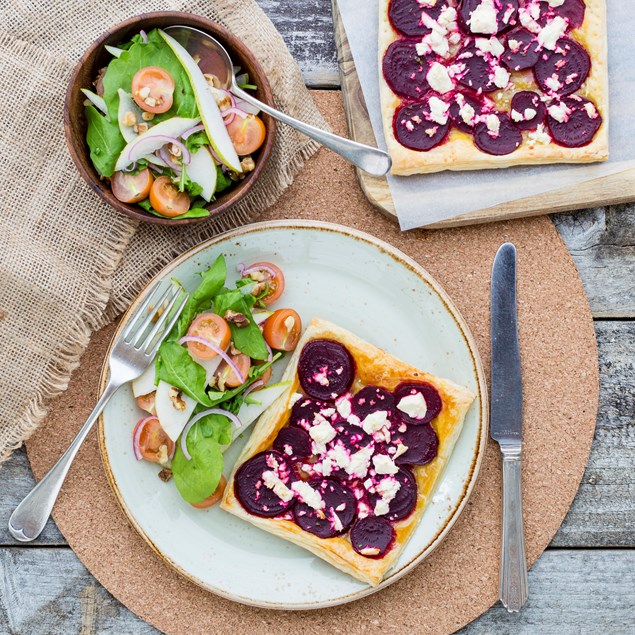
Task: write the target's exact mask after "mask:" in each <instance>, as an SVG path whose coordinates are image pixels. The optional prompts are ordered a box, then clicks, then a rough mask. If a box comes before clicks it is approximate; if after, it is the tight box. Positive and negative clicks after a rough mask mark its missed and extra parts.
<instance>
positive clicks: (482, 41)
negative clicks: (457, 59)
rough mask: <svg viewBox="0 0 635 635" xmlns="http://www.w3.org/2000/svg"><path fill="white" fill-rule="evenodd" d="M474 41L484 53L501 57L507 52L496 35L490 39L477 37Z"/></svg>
mask: <svg viewBox="0 0 635 635" xmlns="http://www.w3.org/2000/svg"><path fill="white" fill-rule="evenodd" d="M474 43H475V44H476V48H477V49H479V50H481V51H483V53H490V55H493V56H494V57H500V56H501V55H502V54H503V53H504V52H505V47H504V46H503V45H502V44H501V43H500V42H499V41H498V39H497V38H495V37H491V38H489V39H487V38H484V37H477V38H475V40H474Z"/></svg>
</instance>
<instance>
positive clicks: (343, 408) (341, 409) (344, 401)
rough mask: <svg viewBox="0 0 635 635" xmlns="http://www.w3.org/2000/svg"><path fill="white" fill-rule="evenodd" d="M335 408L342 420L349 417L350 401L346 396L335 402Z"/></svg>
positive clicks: (350, 410)
mask: <svg viewBox="0 0 635 635" xmlns="http://www.w3.org/2000/svg"><path fill="white" fill-rule="evenodd" d="M335 408H337V412H338V414H339V415H340V417H343V418H344V419H348V418H349V417H350V416H351V412H352V409H351V400H350V398H349V397H348V396H347V395H342V396H341V397H339V399H337V401H336V402H335Z"/></svg>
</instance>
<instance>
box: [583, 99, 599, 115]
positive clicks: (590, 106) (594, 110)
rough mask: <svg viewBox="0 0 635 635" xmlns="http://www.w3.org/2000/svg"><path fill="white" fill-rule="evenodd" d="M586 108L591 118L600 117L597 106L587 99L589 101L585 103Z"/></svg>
mask: <svg viewBox="0 0 635 635" xmlns="http://www.w3.org/2000/svg"><path fill="white" fill-rule="evenodd" d="M584 109H585V110H586V114H587V115H589V119H597V118H598V111H597V108H596V107H595V106H594V105H593V104H592V103H591V102H590V101H587V103H586V104H584Z"/></svg>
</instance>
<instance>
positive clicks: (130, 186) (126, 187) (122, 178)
mask: <svg viewBox="0 0 635 635" xmlns="http://www.w3.org/2000/svg"><path fill="white" fill-rule="evenodd" d="M153 181H154V177H153V176H152V172H150V170H148V168H146V169H145V170H141V171H140V172H137V173H136V174H129V173H128V172H115V173H114V174H113V175H112V177H111V179H110V187H111V188H112V193H113V194H114V195H115V198H117V199H118V200H120V201H121V202H122V203H138V202H139V201H142V200H143V199H144V198H148V194H150V188H151V187H152V183H153Z"/></svg>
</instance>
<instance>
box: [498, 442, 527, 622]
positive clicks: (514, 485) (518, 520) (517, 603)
mask: <svg viewBox="0 0 635 635" xmlns="http://www.w3.org/2000/svg"><path fill="white" fill-rule="evenodd" d="M501 453H502V455H503V540H502V549H501V570H500V599H501V602H502V603H503V606H504V607H505V608H506V609H507V610H508V611H509V612H510V613H515V612H517V611H520V609H521V608H522V607H523V605H524V604H525V602H526V601H527V597H528V595H529V590H528V582H527V559H526V556H525V536H524V530H523V501H522V490H521V472H520V458H521V449H520V447H505V446H501Z"/></svg>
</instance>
